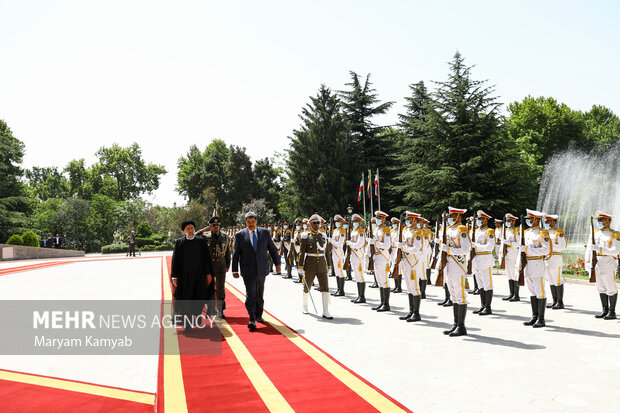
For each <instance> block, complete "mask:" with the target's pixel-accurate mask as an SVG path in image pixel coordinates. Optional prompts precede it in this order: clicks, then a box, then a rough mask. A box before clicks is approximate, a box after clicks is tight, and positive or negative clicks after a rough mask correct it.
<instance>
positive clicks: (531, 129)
mask: <svg viewBox="0 0 620 413" xmlns="http://www.w3.org/2000/svg"><path fill="white" fill-rule="evenodd" d="M508 111H509V113H510V118H509V119H508V121H507V122H506V127H507V131H508V134H509V135H510V137H511V138H512V139H513V140H515V141H516V142H517V143H518V145H519V147H520V149H521V154H522V156H523V157H524V158H525V159H527V162H528V163H529V165H530V166H531V167H532V168H533V169H534V170H535V172H536V174H537V175H538V176H539V177H540V175H541V174H542V171H543V168H544V166H545V162H546V161H547V159H548V158H549V157H550V156H551V155H552V154H553V153H555V152H558V151H561V150H563V149H566V148H568V147H569V146H571V145H574V146H576V147H579V148H582V149H587V146H588V142H587V140H586V138H585V136H584V133H583V130H584V123H583V116H582V115H581V114H580V113H579V112H576V111H573V110H572V109H571V108H569V107H568V106H567V105H565V104H564V103H558V102H557V101H556V100H555V99H553V98H545V97H538V98H533V97H531V96H528V97H526V98H525V99H523V101H521V102H513V103H511V104H510V105H508Z"/></svg>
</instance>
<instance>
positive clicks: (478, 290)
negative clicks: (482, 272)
mask: <svg viewBox="0 0 620 413" xmlns="http://www.w3.org/2000/svg"><path fill="white" fill-rule="evenodd" d="M473 278H474V290H473V291H470V292H469V293H470V294H473V295H478V294H480V289H479V288H478V281H477V280H476V277H475V276H474V277H473Z"/></svg>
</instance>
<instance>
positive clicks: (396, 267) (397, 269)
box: [391, 222, 403, 278]
mask: <svg viewBox="0 0 620 413" xmlns="http://www.w3.org/2000/svg"><path fill="white" fill-rule="evenodd" d="M398 242H399V243H402V242H403V223H402V222H401V223H400V224H399V227H398ZM402 256H403V251H402V248H399V249H398V251H396V260H395V261H394V269H393V270H392V275H391V277H392V278H398V274H399V273H400V260H401V258H402Z"/></svg>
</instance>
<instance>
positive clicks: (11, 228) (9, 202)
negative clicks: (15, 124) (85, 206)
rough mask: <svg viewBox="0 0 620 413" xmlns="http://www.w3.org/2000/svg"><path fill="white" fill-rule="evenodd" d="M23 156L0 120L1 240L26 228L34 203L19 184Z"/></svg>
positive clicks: (10, 133) (20, 149)
mask: <svg viewBox="0 0 620 413" xmlns="http://www.w3.org/2000/svg"><path fill="white" fill-rule="evenodd" d="M23 157H24V144H23V142H21V141H20V140H19V139H17V138H15V137H14V136H13V132H11V129H10V128H9V126H8V125H7V124H6V123H5V122H4V121H3V120H2V119H0V241H1V240H6V239H7V238H8V237H9V236H10V235H12V234H16V233H22V232H24V231H26V230H27V229H29V228H28V215H29V214H30V212H31V211H32V208H33V203H32V201H31V199H29V198H28V197H27V196H26V190H25V189H26V188H25V186H24V184H22V182H21V181H20V178H21V177H22V175H23V171H22V169H21V167H20V164H21V162H22V159H23Z"/></svg>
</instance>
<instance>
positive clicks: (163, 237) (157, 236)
mask: <svg viewBox="0 0 620 413" xmlns="http://www.w3.org/2000/svg"><path fill="white" fill-rule="evenodd" d="M150 238H151V239H152V240H155V241H159V243H160V244H161V243H162V242H164V241H166V240H167V239H168V236H167V235H164V234H153V235H151V236H150Z"/></svg>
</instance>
